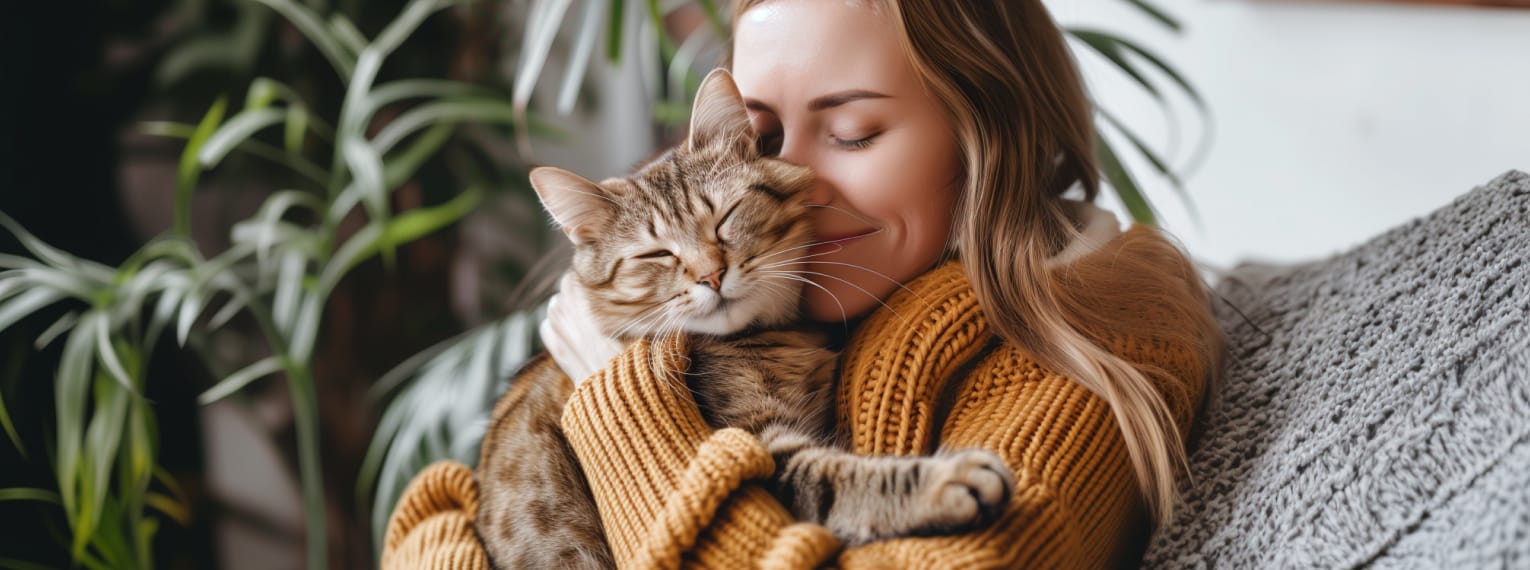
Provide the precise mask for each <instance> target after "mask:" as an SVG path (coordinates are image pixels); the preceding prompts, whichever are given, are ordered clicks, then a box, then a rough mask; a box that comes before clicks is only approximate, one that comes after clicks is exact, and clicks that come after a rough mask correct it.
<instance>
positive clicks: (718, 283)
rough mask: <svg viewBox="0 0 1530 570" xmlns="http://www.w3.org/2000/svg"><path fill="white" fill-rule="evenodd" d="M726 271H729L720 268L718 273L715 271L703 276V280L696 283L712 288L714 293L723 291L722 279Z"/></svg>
mask: <svg viewBox="0 0 1530 570" xmlns="http://www.w3.org/2000/svg"><path fill="white" fill-rule="evenodd" d="M724 271H727V269H725V268H719V269H718V270H717V271H713V272H711V273H708V274H706V275H703V276H701V279H700V280H697V281H696V282H697V283H700V284H702V285H706V286H707V287H711V288H712V290H713V291H720V290H722V277H723V272H724Z"/></svg>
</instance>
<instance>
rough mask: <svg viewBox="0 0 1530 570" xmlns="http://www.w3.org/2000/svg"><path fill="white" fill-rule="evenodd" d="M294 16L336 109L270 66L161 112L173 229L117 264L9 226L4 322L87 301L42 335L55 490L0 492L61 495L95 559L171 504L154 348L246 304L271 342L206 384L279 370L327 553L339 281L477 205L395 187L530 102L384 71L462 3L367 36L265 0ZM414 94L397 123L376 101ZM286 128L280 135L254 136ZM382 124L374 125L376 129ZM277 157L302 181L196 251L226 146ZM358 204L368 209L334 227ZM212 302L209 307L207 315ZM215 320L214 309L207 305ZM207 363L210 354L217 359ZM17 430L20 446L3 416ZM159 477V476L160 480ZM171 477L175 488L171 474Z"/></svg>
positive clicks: (123, 548) (440, 4)
mask: <svg viewBox="0 0 1530 570" xmlns="http://www.w3.org/2000/svg"><path fill="white" fill-rule="evenodd" d="M260 1H261V3H262V4H265V5H267V6H269V7H270V8H273V9H275V10H276V11H278V12H280V13H281V14H282V15H283V16H285V17H287V18H288V19H289V20H291V21H292V22H293V24H294V25H295V26H296V27H297V28H298V29H299V30H301V31H302V32H303V33H304V34H305V35H306V36H307V37H308V38H309V39H310V40H311V41H313V42H314V43H315V44H317V45H318V46H319V49H320V51H321V52H322V53H323V54H324V56H325V57H326V58H327V59H328V60H329V62H330V63H331V64H332V65H333V67H334V68H335V70H336V72H338V73H339V75H340V77H341V80H342V81H343V82H344V83H345V85H346V94H345V98H344V101H343V103H342V105H341V108H340V116H339V118H338V120H337V121H335V122H334V123H333V124H331V123H329V122H326V121H324V120H322V119H321V118H319V117H317V116H316V115H315V113H314V112H313V111H312V107H311V106H309V105H308V104H306V103H305V102H304V101H303V100H302V99H301V98H300V97H299V96H298V95H297V93H296V91H294V90H293V89H291V88H290V87H288V86H286V85H284V84H282V83H281V82H279V81H277V80H275V79H271V78H261V79H258V80H256V81H255V82H254V83H252V84H251V86H250V89H249V92H248V93H247V94H246V96H245V97H244V106H243V107H242V108H241V109H239V110H238V111H237V112H235V113H233V114H232V115H231V116H228V117H225V115H227V114H228V112H227V110H228V105H227V102H226V100H224V99H219V100H218V101H217V102H216V103H214V104H213V105H212V107H211V108H210V109H209V110H208V111H207V113H206V115H205V116H204V117H203V119H202V121H201V122H200V124H197V125H194V126H193V125H182V124H171V123H156V124H151V125H147V127H148V129H149V130H150V131H152V132H154V133H157V134H161V135H165V136H171V137H179V138H184V139H186V140H187V143H186V146H185V150H184V152H183V154H182V158H181V162H180V168H179V176H178V180H177V192H176V197H175V203H174V209H175V217H174V219H175V225H174V229H173V231H172V232H171V233H170V234H168V235H165V236H161V237H159V238H156V239H154V240H153V241H151V242H150V243H148V244H147V245H145V246H144V247H143V248H142V249H140V250H139V251H138V252H137V254H135V255H133V256H132V257H131V258H130V259H128V260H127V262H125V263H123V264H122V265H121V266H120V267H107V266H104V265H101V264H98V263H94V262H90V261H86V260H82V259H78V258H75V257H73V256H70V255H68V254H66V253H64V252H61V251H58V250H56V249H54V248H52V247H50V246H48V245H47V244H44V243H42V242H41V241H39V240H37V239H35V238H33V237H32V236H31V235H30V234H28V233H27V232H26V230H25V229H23V228H21V227H20V226H19V225H18V224H16V223H15V222H14V221H13V220H11V219H10V218H9V217H6V216H3V215H0V226H3V227H4V228H5V229H6V230H7V231H9V232H10V233H12V234H14V235H15V236H16V237H17V238H18V239H19V240H20V241H21V243H22V244H23V246H24V247H25V248H26V249H27V250H28V251H29V252H30V253H31V254H32V255H33V256H35V259H32V258H26V257H19V256H10V255H6V256H0V268H3V269H5V270H6V271H4V272H3V273H0V330H3V329H5V328H7V327H9V326H10V325H12V324H14V323H15V322H16V321H18V320H20V319H21V318H24V317H26V316H28V315H30V314H32V313H34V312H36V311H38V310H40V309H42V308H44V307H47V306H49V305H52V304H54V303H59V302H69V303H71V304H76V305H82V306H80V307H79V308H78V309H76V310H74V311H71V312H69V313H67V314H66V315H65V316H64V317H63V318H62V319H60V320H59V321H58V322H56V323H54V325H53V326H51V327H49V328H48V329H47V331H46V332H45V333H44V334H43V335H41V337H39V338H38V339H37V343H36V344H37V347H38V348H41V347H43V346H46V345H47V344H49V343H51V342H53V341H54V340H55V339H58V338H60V337H62V338H63V339H64V340H63V342H64V349H63V357H62V361H61V362H60V365H59V367H58V373H57V376H56V377H55V379H54V390H55V398H56V405H57V427H56V430H55V433H54V437H55V441H56V446H55V453H54V456H55V461H54V465H53V470H54V472H55V475H56V478H57V482H58V488H57V490H56V491H55V490H47V489H16V488H13V489H5V490H0V493H4V494H3V495H0V498H8V499H36V500H44V501H50V502H56V503H58V504H59V506H60V507H62V509H63V511H64V514H65V515H66V518H67V520H68V524H69V533H70V535H71V538H70V541H71V546H70V554H71V557H72V559H73V560H74V561H75V562H76V563H77V564H81V565H84V566H87V567H91V568H132V567H146V566H149V565H150V561H151V560H152V557H151V555H150V552H149V545H150V541H151V539H152V536H153V534H154V532H155V530H156V525H157V524H158V522H157V519H155V518H152V517H149V516H146V509H147V508H150V507H153V508H156V509H158V510H159V511H161V512H165V513H169V514H171V515H175V514H177V513H178V510H179V509H180V507H179V506H178V503H177V501H176V500H174V499H172V498H171V495H166V494H164V493H162V492H159V491H153V490H151V489H150V483H151V479H153V477H154V474H155V473H156V468H155V444H156V436H155V425H154V415H153V413H152V411H151V410H150V408H149V403H148V402H146V401H145V400H144V398H143V396H142V393H143V387H144V385H145V382H146V381H147V379H146V378H144V371H145V365H146V358H147V355H149V354H151V353H152V351H153V348H154V345H155V343H156V342H158V341H159V340H160V338H161V337H162V336H163V335H162V333H165V332H167V331H170V330H173V336H174V339H175V340H176V342H178V343H179V344H180V345H181V346H187V345H188V343H189V344H190V345H191V347H193V348H196V347H197V346H198V343H197V342H196V340H197V339H199V338H203V337H205V336H207V335H209V334H211V332H212V331H214V330H216V329H218V328H219V327H221V326H223V325H224V324H225V323H228V322H229V321H230V320H231V319H233V318H234V317H236V316H238V315H245V316H247V317H249V318H250V319H252V320H253V321H254V322H255V323H256V324H257V326H258V328H259V330H260V333H261V337H262V338H263V339H264V341H265V342H264V344H265V348H266V350H268V351H269V356H266V357H264V358H261V359H258V360H256V361H254V362H249V363H246V364H244V365H243V366H242V367H241V368H239V369H238V370H237V371H234V372H232V373H230V374H227V375H225V376H224V377H223V379H222V380H221V381H219V382H217V383H216V384H215V385H214V386H212V387H211V388H209V389H208V390H206V391H205V392H203V394H202V396H201V397H200V398H199V400H200V401H201V402H202V403H204V404H206V403H210V402H213V401H216V400H218V399H220V398H223V397H226V396H228V395H230V394H232V393H235V392H237V391H239V390H240V389H241V388H243V387H244V386H246V385H248V384H249V383H250V382H252V381H254V380H257V379H260V378H263V377H266V376H269V375H273V374H281V375H283V376H284V377H285V380H286V382H287V384H288V387H289V390H290V391H291V395H292V401H293V407H294V421H295V422H296V427H297V439H298V462H297V463H298V466H299V471H300V475H301V477H300V480H301V486H302V494H303V504H304V513H305V517H306V521H307V533H308V565H309V566H310V567H316V568H317V567H324V566H325V565H326V560H327V558H326V552H325V545H326V540H327V538H326V530H325V529H326V521H325V510H324V497H323V487H322V478H321V475H322V474H321V472H320V450H319V434H318V410H317V395H316V390H315V387H314V383H315V382H316V381H318V380H319V379H316V378H315V377H314V371H313V366H312V364H313V360H312V358H313V355H314V348H315V345H316V343H317V336H318V331H319V326H320V318H321V316H322V314H323V308H324V306H325V304H326V301H327V300H328V298H329V296H330V294H331V293H332V292H333V291H334V288H335V286H336V285H337V284H338V283H339V281H340V279H341V278H342V277H343V276H345V275H346V273H348V272H349V271H350V270H351V269H353V268H354V267H356V265H357V264H358V263H360V262H361V261H363V260H365V259H367V258H369V257H372V256H375V255H380V256H382V257H383V258H384V260H385V262H388V261H390V260H391V259H392V257H393V256H394V251H395V250H396V249H397V248H398V247H399V246H401V245H403V244H406V243H409V242H411V241H413V240H415V239H418V238H419V237H421V236H424V235H426V234H429V233H431V232H434V231H436V230H438V229H440V228H443V227H446V226H447V225H449V224H451V223H453V222H454V221H456V220H458V219H459V218H461V217H462V216H463V215H464V214H466V213H467V212H468V211H470V210H471V209H472V208H473V206H474V205H475V204H476V203H477V202H478V200H479V199H480V195H481V192H480V191H478V190H474V189H471V188H470V189H467V190H464V191H462V192H460V193H458V195H457V196H456V197H455V198H453V199H451V200H449V201H447V202H445V203H442V204H439V205H435V206H431V207H422V208H416V209H412V210H408V211H404V212H401V213H395V212H394V211H393V207H392V200H391V198H390V194H391V193H392V192H393V191H394V190H395V189H397V188H399V187H400V186H401V185H402V184H404V183H405V182H406V181H409V180H410V179H411V177H412V176H413V175H414V174H415V172H416V171H417V170H418V169H419V167H420V166H421V165H422V164H423V163H424V162H425V161H426V160H428V159H429V158H431V157H432V156H433V155H434V154H435V153H436V152H437V151H438V150H439V149H440V148H441V147H442V145H443V144H444V143H445V142H446V141H447V140H448V139H449V138H450V137H451V135H452V133H453V132H454V130H455V128H456V126H457V124H459V123H463V122H471V123H480V124H482V123H509V124H514V125H516V126H517V127H518V128H520V129H524V128H525V124H524V122H522V121H520V119H521V118H523V117H524V114H518V113H515V112H514V109H513V108H512V107H511V105H510V104H509V103H508V102H506V101H504V100H503V99H502V98H500V97H495V96H494V95H493V93H492V92H490V91H487V90H485V89H484V88H482V87H479V86H476V85H472V84H467V83H461V82H454V81H445V80H423V79H422V80H398V81H392V82H387V83H382V84H377V83H375V80H376V78H377V75H378V71H379V69H380V68H381V67H382V65H383V63H384V62H385V60H386V59H387V58H388V56H389V55H390V53H392V52H393V51H394V50H395V49H396V48H397V47H398V46H399V45H400V44H401V43H402V42H403V41H404V40H405V38H407V37H408V36H409V35H410V34H411V33H413V31H414V30H415V29H416V28H417V27H418V26H419V25H420V24H421V23H422V22H423V21H424V20H425V19H426V18H427V17H429V16H430V15H431V14H432V13H434V12H436V11H438V10H440V9H442V8H445V7H447V6H450V5H451V4H453V3H454V2H450V1H443V0H414V1H413V2H411V3H410V4H409V5H408V6H407V8H406V9H405V10H404V11H403V13H402V14H400V15H399V16H398V18H397V19H395V20H394V21H393V22H392V24H390V25H389V26H388V27H387V28H386V29H384V30H383V31H382V33H381V34H379V35H378V37H376V38H374V39H372V40H370V41H369V40H367V39H365V38H363V37H361V35H360V34H359V32H356V31H355V29H354V26H349V25H348V24H347V23H346V21H345V20H344V18H343V17H339V16H333V17H331V18H330V20H329V24H327V25H326V24H324V23H322V22H323V20H322V19H321V18H320V17H319V16H318V15H317V14H316V13H314V12H313V11H312V10H310V9H309V8H307V7H306V6H303V5H300V4H296V3H294V2H292V1H290V0H260ZM405 100H422V101H421V102H419V103H417V104H414V105H411V106H408V108H407V109H405V110H403V111H402V112H399V113H398V114H397V115H396V116H394V117H393V118H392V120H389V121H386V122H383V121H380V120H379V119H378V116H379V113H380V111H382V110H384V109H385V108H388V109H392V108H394V107H396V106H397V104H398V103H400V102H401V101H405ZM275 127H280V128H281V132H282V141H283V142H282V145H281V146H280V147H276V146H273V145H270V144H267V143H265V142H262V141H260V140H258V139H256V138H254V137H255V135H256V134H257V133H259V132H262V131H265V130H267V129H272V128H275ZM374 127H379V128H376V129H375V134H370V135H369V134H368V133H370V132H373V128H374ZM310 141H320V142H321V143H323V144H325V145H326V146H327V150H328V151H329V154H330V155H331V156H332V159H331V161H330V163H329V165H328V166H327V167H324V166H320V165H318V164H315V163H313V162H311V161H310V160H309V159H308V158H307V157H306V155H305V147H306V146H307V145H308V144H309V143H310ZM235 151H239V152H245V153H249V154H252V155H255V156H258V157H261V158H264V159H267V160H270V161H272V162H273V163H275V164H278V165H281V166H284V167H286V168H288V169H290V170H291V171H292V172H293V173H295V174H297V175H298V176H297V178H298V179H299V180H302V182H301V183H299V184H297V185H296V186H295V187H294V188H290V189H280V190H276V191H274V192H272V193H270V194H269V195H268V197H267V198H266V199H265V202H264V204H263V205H262V207H261V208H260V210H259V212H258V213H256V214H255V216H253V217H251V218H250V219H247V220H245V221H242V222H239V223H238V224H236V225H235V226H234V227H233V228H232V232H231V240H232V245H231V246H230V247H229V248H228V249H227V250H226V251H224V252H222V253H219V254H218V255H216V256H213V257H211V258H207V257H204V256H203V255H202V254H201V253H200V251H199V249H198V247H197V244H196V243H195V242H194V241H193V240H192V239H191V237H190V224H191V200H192V193H193V191H194V190H195V189H196V187H197V182H198V178H199V176H200V175H201V173H202V172H203V171H204V170H206V169H211V168H214V167H216V166H217V165H218V164H219V163H220V162H221V161H222V160H223V158H224V157H226V156H227V155H228V154H229V153H231V152H235ZM353 211H360V212H361V213H362V214H364V215H363V216H362V217H363V218H364V220H365V221H364V223H361V224H360V225H359V228H357V229H355V230H354V231H353V232H350V231H342V229H341V228H342V223H341V222H342V220H344V219H346V218H347V217H348V216H351V215H352V213H353ZM207 315H210V317H208V316H207ZM204 317H205V318H204ZM207 360H208V361H210V362H211V361H213V360H215V359H213V358H211V357H208V358H207ZM0 419H5V420H6V421H5V422H4V423H5V426H6V428H7V432H8V434H9V435H10V436H11V438H12V440H13V441H14V442H15V444H16V445H18V446H19V445H20V440H19V438H17V437H15V433H14V431H15V430H14V428H13V426H12V425H11V422H10V421H9V418H8V415H6V414H3V413H0ZM161 479H163V477H161ZM165 487H167V488H171V489H173V485H165Z"/></svg>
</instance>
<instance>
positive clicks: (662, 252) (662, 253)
mask: <svg viewBox="0 0 1530 570" xmlns="http://www.w3.org/2000/svg"><path fill="white" fill-rule="evenodd" d="M674 255H675V254H673V253H670V251H669V250H667V249H656V250H653V251H650V252H648V253H645V254H642V255H635V256H633V257H634V258H637V259H659V258H661V257H674Z"/></svg>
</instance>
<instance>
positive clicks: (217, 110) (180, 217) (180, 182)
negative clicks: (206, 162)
mask: <svg viewBox="0 0 1530 570" xmlns="http://www.w3.org/2000/svg"><path fill="white" fill-rule="evenodd" d="M227 106H228V99H227V98H226V97H219V98H218V100H217V101H216V102H214V103H213V104H212V108H210V109H208V110H207V114H205V115H203V116H202V122H201V123H198V124H197V128H196V131H194V132H192V134H191V139H189V140H187V141H186V150H184V151H182V152H181V164H180V167H179V169H178V174H177V177H176V184H175V233H176V234H177V235H181V236H184V237H186V238H190V237H191V194H192V192H194V191H195V190H196V186H197V178H198V177H199V176H201V174H202V167H201V163H200V161H199V160H198V159H197V157H198V155H199V154H201V152H202V145H203V144H204V143H206V141H207V138H208V137H210V136H212V134H213V131H214V130H215V129H217V128H218V125H219V124H221V123H222V122H223V110H224V108H225V107H227Z"/></svg>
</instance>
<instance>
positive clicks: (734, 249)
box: [476, 71, 1013, 568]
mask: <svg viewBox="0 0 1530 570" xmlns="http://www.w3.org/2000/svg"><path fill="white" fill-rule="evenodd" d="M692 117H693V119H692V123H691V137H690V139H689V140H688V141H687V143H686V144H685V145H682V146H681V147H680V148H677V149H675V150H674V151H671V152H670V153H668V154H666V155H665V156H663V157H661V158H660V159H658V160H656V161H654V162H653V163H651V164H649V165H648V166H646V167H644V168H642V169H641V170H639V171H638V172H637V173H635V174H633V175H632V176H629V177H627V178H622V179H613V180H608V181H605V182H602V183H600V184H595V183H593V182H590V181H588V180H584V179H582V178H579V177H578V176H576V175H573V174H571V173H567V172H564V171H558V170H556V169H539V170H538V171H537V172H534V173H533V175H532V180H533V184H534V185H535V186H536V188H537V191H538V194H539V195H540V196H541V197H542V200H543V203H544V204H545V205H546V206H547V207H548V210H549V211H550V212H551V213H552V214H553V217H554V218H555V219H556V220H557V221H558V223H559V224H560V225H561V226H562V227H563V228H564V230H565V231H566V232H567V233H568V235H569V236H570V238H571V239H572V240H573V241H574V242H575V257H574V263H573V268H572V270H571V271H572V273H573V275H574V277H575V280H576V281H577V283H578V284H579V285H580V286H582V287H584V288H585V289H586V290H587V292H588V297H589V299H590V304H591V308H592V309H593V310H594V312H595V317H596V318H597V320H598V324H599V325H600V327H601V328H602V329H603V330H604V331H606V332H607V334H609V335H612V336H614V337H616V338H619V339H632V338H638V337H644V336H653V335H661V334H682V333H689V334H693V339H692V341H691V342H690V347H691V354H690V355H689V356H690V360H691V366H690V368H689V369H688V370H687V374H686V378H687V385H688V387H689V388H690V390H691V391H692V392H693V393H694V394H695V398H696V401H697V404H698V406H699V407H700V409H701V411H702V414H703V417H704V418H705V419H706V420H707V423H708V424H710V425H712V426H713V427H718V428H721V427H737V428H742V429H745V430H747V431H750V432H751V433H755V434H757V435H758V436H759V438H760V441H761V442H762V443H763V444H764V445H765V447H766V449H767V450H769V451H770V453H771V454H772V456H773V457H774V458H775V460H776V467H777V470H776V473H775V476H774V477H773V478H772V480H771V487H772V491H773V492H774V494H775V495H776V496H777V497H779V498H780V499H781V501H782V503H783V504H785V505H786V506H787V507H788V508H790V509H791V510H792V512H793V513H794V514H795V515H796V516H797V517H798V518H799V519H801V520H805V521H812V522H818V523H821V524H823V525H825V526H826V527H827V528H828V529H829V530H830V531H832V532H833V533H834V534H835V535H836V536H838V537H839V538H840V539H842V540H843V541H844V542H845V543H847V544H851V545H853V544H860V543H864V542H868V541H873V540H878V539H883V538H892V537H899V536H909V535H920V534H931V533H940V532H949V531H955V530H960V529H964V528H968V527H971V526H973V525H978V524H982V523H984V522H986V521H988V520H990V519H992V518H993V517H994V516H996V515H997V513H998V512H999V511H1000V510H1001V509H1002V508H1003V507H1004V506H1005V504H1006V503H1007V502H1008V500H1009V495H1010V490H1011V487H1012V485H1013V476H1012V475H1011V473H1010V472H1009V470H1008V468H1007V467H1006V466H1005V464H1004V463H1003V462H1002V461H1001V460H1000V459H999V458H998V457H997V456H996V455H994V454H992V453H989V452H986V451H964V452H955V453H950V454H942V455H936V456H930V457H863V456H857V455H854V454H851V453H849V452H846V451H843V450H842V449H841V448H840V447H839V446H837V445H834V443H833V429H832V425H831V424H832V421H833V406H832V398H833V375H834V365H835V357H836V355H835V353H833V352H831V351H829V350H827V349H825V348H824V345H825V344H826V339H825V338H823V337H822V336H821V335H820V334H818V333H816V332H813V331H810V330H806V329H799V328H794V327H792V326H791V323H792V322H793V321H794V320H796V318H797V316H798V311H797V304H798V299H799V296H800V289H801V284H802V280H801V277H800V276H799V275H797V274H796V272H797V271H800V270H801V263H800V260H801V259H802V258H803V257H804V256H805V255H807V248H808V247H809V246H811V245H814V244H813V242H812V241H811V240H812V237H811V227H810V225H809V220H808V205H807V204H806V197H807V196H806V194H807V191H808V187H809V186H810V184H811V181H812V177H811V174H810V173H809V172H808V171H807V170H806V169H803V168H801V167H797V166H793V165H791V164H788V163H786V162H782V161H779V160H775V159H772V158H769V157H762V156H760V154H759V152H758V150H757V149H756V148H755V146H754V144H755V143H754V136H753V134H752V131H751V129H750V127H749V122H748V115H747V111H746V110H745V109H744V106H743V102H742V99H741V98H740V96H739V94H738V89H737V87H736V86H735V85H734V84H733V81H732V79H731V78H730V77H729V76H728V75H727V74H726V73H725V72H720V71H719V72H714V73H713V74H712V75H709V76H708V77H707V79H706V80H705V81H703V83H702V87H701V89H700V92H699V93H698V95H697V102H696V106H695V110H694V111H693V113H692ZM697 333H699V334H697ZM572 389H573V386H572V385H571V384H570V381H569V380H568V379H567V378H566V377H565V376H564V375H562V374H561V373H560V372H559V370H558V368H557V366H556V364H554V363H553V361H552V359H550V358H546V357H545V356H544V357H540V358H538V359H536V360H534V361H532V362H531V363H530V364H528V365H527V366H526V367H525V368H524V369H523V370H522V371H521V372H519V373H518V374H517V376H516V378H515V379H514V380H513V383H512V388H511V390H510V391H509V392H508V393H506V394H505V396H504V397H503V398H501V400H500V402H499V404H498V405H496V407H495V411H494V414H493V418H492V420H491V424H490V427H489V430H488V433H487V434H486V436H485V438H484V443H483V447H482V451H481V456H480V460H479V468H478V472H477V475H478V482H479V486H480V489H481V491H480V493H481V497H480V503H479V509H478V514H477V521H476V529H477V531H478V533H479V537H480V538H481V539H482V541H483V543H484V546H485V547H486V548H487V550H488V552H489V554H490V558H491V560H492V561H493V563H494V565H495V566H496V567H501V568H564V567H580V568H585V567H589V568H596V567H608V566H612V565H613V561H612V560H611V555H610V551H609V549H608V548H607V547H606V545H605V542H604V540H603V539H602V532H601V528H600V519H599V516H598V513H597V511H596V508H595V505H594V503H593V500H592V499H591V498H590V492H589V489H588V486H587V485H586V484H585V482H584V480H583V479H582V477H581V476H580V475H581V474H580V471H579V468H578V465H577V463H576V461H575V458H574V457H573V454H572V452H571V451H570V449H569V448H568V446H567V444H566V443H565V442H564V440H563V438H562V436H561V432H560V430H559V427H558V426H559V423H558V422H559V416H560V414H561V413H562V409H563V404H564V403H565V402H566V401H567V399H568V396H569V394H570V393H571V391H572Z"/></svg>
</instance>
